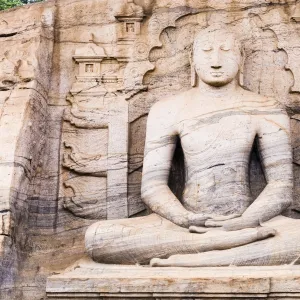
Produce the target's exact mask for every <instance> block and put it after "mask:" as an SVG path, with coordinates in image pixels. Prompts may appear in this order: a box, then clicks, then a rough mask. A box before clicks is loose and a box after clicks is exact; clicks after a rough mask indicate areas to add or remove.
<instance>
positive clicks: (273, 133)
mask: <svg viewBox="0 0 300 300" xmlns="http://www.w3.org/2000/svg"><path fill="white" fill-rule="evenodd" d="M257 126H258V129H257V135H258V146H259V153H260V158H261V162H262V165H263V169H264V174H265V178H266V180H267V185H266V187H265V189H264V190H263V191H262V193H261V194H260V195H259V196H258V197H257V199H256V200H255V201H254V202H253V203H252V204H251V205H250V206H249V207H248V209H247V210H246V211H245V212H244V213H243V215H242V216H241V217H240V218H237V219H235V220H230V221H225V222H223V224H222V225H223V227H224V229H226V230H239V229H243V228H246V227H255V226H258V225H259V224H261V223H263V222H266V221H268V220H270V219H272V218H274V217H276V216H278V215H280V214H281V213H282V212H283V211H284V210H285V209H287V208H288V207H289V205H290V204H291V203H292V193H293V166H292V148H291V141H290V120H289V117H288V116H287V115H286V113H285V112H284V111H283V110H280V109H279V108H278V109H274V110H272V111H270V113H269V114H266V115H263V116H259V117H258V122H257ZM209 222H210V221H208V224H207V225H209Z"/></svg>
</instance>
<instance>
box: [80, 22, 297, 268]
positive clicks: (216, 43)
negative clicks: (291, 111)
mask: <svg viewBox="0 0 300 300" xmlns="http://www.w3.org/2000/svg"><path fill="white" fill-rule="evenodd" d="M192 52H193V53H192V64H191V65H192V69H193V70H194V72H195V75H196V79H197V84H196V85H195V86H193V87H192V88H191V89H190V90H188V91H186V92H183V93H181V94H179V95H175V96H172V97H170V98H166V99H162V100H161V101H159V102H157V103H156V104H155V105H154V106H153V107H152V108H151V110H150V113H149V116H148V122H147V133H146V145H145V156H144V164H143V175H142V199H143V201H144V203H145V204H146V205H147V206H148V207H149V209H150V210H151V212H152V213H151V214H150V215H148V216H143V217H138V218H131V219H123V220H108V221H99V222H97V223H95V224H93V225H91V226H90V227H89V228H88V230H87V232H86V238H85V242H86V250H87V253H88V254H89V255H90V256H91V257H92V259H93V260H94V261H97V262H101V263H113V264H149V263H150V265H151V266H153V267H155V266H160V267H163V266H181V267H182V266H189V267H197V266H229V265H281V264H291V263H295V264H296V263H297V261H298V257H299V255H300V230H298V229H297V228H298V227H299V226H300V221H299V220H294V219H291V218H287V217H284V216H282V213H283V212H284V211H285V210H286V209H287V208H288V207H289V206H290V205H291V203H292V192H293V169H292V149H291V140H290V125H289V117H288V115H287V113H286V111H285V110H284V108H282V106H281V105H280V104H279V103H278V102H276V101H275V100H274V99H270V98H266V97H263V96H261V95H258V94H255V93H252V92H250V91H248V90H245V89H243V88H242V86H241V84H240V80H239V78H240V75H241V74H240V72H241V68H242V64H243V53H244V51H243V48H242V44H241V43H240V42H239V40H238V39H237V38H236V37H235V35H234V34H233V33H232V32H230V31H229V30H226V29H216V28H215V27H208V28H206V29H204V30H202V31H201V32H199V34H198V35H197V36H196V38H195V41H194V44H193V51H192ZM178 139H180V142H181V145H182V150H183V153H184V163H185V169H186V170H185V172H186V176H185V177H186V182H185V189H184V192H183V197H182V200H181V201H180V200H179V199H178V198H176V196H175V195H174V194H173V193H172V191H171V190H170V188H169V186H168V178H169V173H170V168H171V163H172V159H173V155H174V151H175V148H176V144H177V140H178ZM254 143H256V144H257V147H258V152H259V155H260V161H261V164H262V168H263V172H264V176H265V178H266V182H267V184H266V186H265V188H264V190H263V191H262V192H261V193H260V194H259V196H258V197H257V198H256V199H253V196H252V194H251V190H250V184H249V165H250V154H251V151H252V149H253V145H254Z"/></svg>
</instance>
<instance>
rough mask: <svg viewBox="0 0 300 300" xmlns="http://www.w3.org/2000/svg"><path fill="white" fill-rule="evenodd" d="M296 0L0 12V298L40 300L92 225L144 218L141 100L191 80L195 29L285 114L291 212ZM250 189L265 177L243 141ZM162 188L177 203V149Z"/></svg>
mask: <svg viewBox="0 0 300 300" xmlns="http://www.w3.org/2000/svg"><path fill="white" fill-rule="evenodd" d="M297 2H298V1H296V0H283V1H282V0H277V1H269V0H243V1H232V0H226V1H219V0H191V1H187V0H176V1H174V0H172V1H171V0H159V1H158V0H157V1H151V0H149V1H141V0H135V1H134V2H132V1H126V0H118V1H110V0H76V1H74V0H59V1H48V2H45V3H38V4H34V5H29V6H24V7H21V8H17V9H12V10H8V11H4V12H1V14H0V39H1V48H0V145H1V146H0V257H1V264H0V298H1V299H31V300H37V299H43V298H44V296H45V283H46V277H47V276H49V275H51V274H55V273H57V272H60V271H62V270H64V269H65V268H66V267H68V266H69V265H70V264H72V263H73V262H75V261H76V260H78V259H79V258H81V257H83V256H84V255H85V254H84V243H83V239H84V232H85V230H86V228H87V226H89V225H90V224H92V223H94V222H95V220H101V219H118V218H128V217H135V216H139V215H145V214H147V209H146V208H145V206H144V204H143V203H142V201H141V197H140V185H141V171H142V162H143V153H144V142H145V128H146V120H147V114H148V112H149V109H150V107H151V106H152V105H153V104H154V103H156V102H157V101H159V100H160V99H163V98H165V97H167V96H170V95H173V94H177V93H180V92H182V91H185V90H187V89H189V88H190V87H191V67H190V52H191V45H192V42H193V40H194V36H195V34H196V33H197V31H198V30H199V29H201V28H204V27H206V26H208V25H211V24H214V23H220V24H223V25H224V26H225V25H228V24H230V25H232V26H234V28H235V29H236V31H237V33H239V35H240V37H241V39H242V40H243V43H244V45H245V54H246V59H245V63H244V69H243V74H242V75H243V76H242V81H243V82H242V83H243V85H244V87H245V88H248V89H249V90H251V91H253V92H256V93H260V94H262V95H265V96H272V97H275V98H276V99H277V100H278V101H279V102H281V103H282V104H283V105H284V106H285V107H286V108H287V110H288V112H289V115H290V117H291V125H292V131H293V132H292V134H293V135H292V143H293V148H294V167H295V168H294V173H295V174H294V175H295V193H294V194H295V197H294V204H293V207H292V208H290V209H289V211H288V212H287V214H288V215H289V216H292V217H295V218H298V214H297V210H299V211H300V138H299V136H300V135H299V133H300V71H299V70H300V69H299V67H298V66H299V64H300V37H299V34H300V23H299V22H300V4H299V3H297ZM250 170H251V171H250V172H251V189H252V193H253V195H258V194H259V193H260V192H261V190H262V188H263V187H264V184H265V179H264V175H263V174H262V171H261V167H260V164H259V158H258V156H257V154H256V150H255V147H254V150H253V158H252V163H251V169H250ZM169 181H170V187H171V188H172V189H173V191H174V192H175V193H176V195H178V197H179V198H180V196H181V193H182V190H183V182H184V164H183V159H182V151H181V149H180V145H178V149H177V151H176V154H175V157H174V161H173V167H172V174H171V176H170V180H169Z"/></svg>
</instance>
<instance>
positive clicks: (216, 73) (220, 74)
mask: <svg viewBox="0 0 300 300" xmlns="http://www.w3.org/2000/svg"><path fill="white" fill-rule="evenodd" d="M210 74H211V75H212V76H214V77H221V76H222V75H223V74H224V72H210Z"/></svg>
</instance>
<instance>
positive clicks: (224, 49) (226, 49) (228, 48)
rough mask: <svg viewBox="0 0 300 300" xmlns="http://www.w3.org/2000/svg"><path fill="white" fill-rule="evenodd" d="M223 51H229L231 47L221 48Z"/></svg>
mask: <svg viewBox="0 0 300 300" xmlns="http://www.w3.org/2000/svg"><path fill="white" fill-rule="evenodd" d="M221 50H223V51H229V50H230V47H228V46H225V45H224V46H221Z"/></svg>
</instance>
